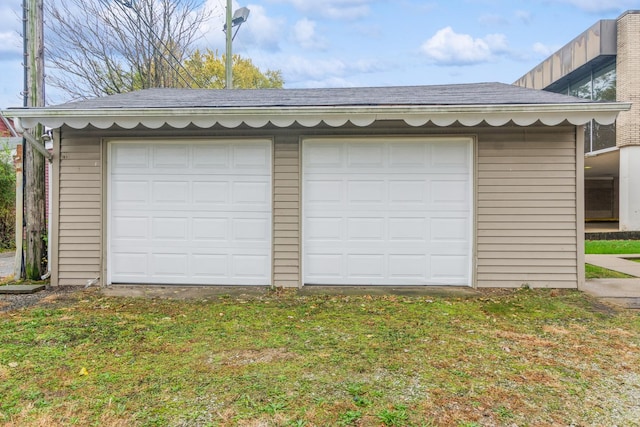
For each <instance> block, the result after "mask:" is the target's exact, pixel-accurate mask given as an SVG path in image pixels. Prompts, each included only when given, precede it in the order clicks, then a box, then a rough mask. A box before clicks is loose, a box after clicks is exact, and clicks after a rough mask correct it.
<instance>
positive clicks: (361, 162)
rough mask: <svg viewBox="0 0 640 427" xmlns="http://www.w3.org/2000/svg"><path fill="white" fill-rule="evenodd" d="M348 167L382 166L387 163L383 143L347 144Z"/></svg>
mask: <svg viewBox="0 0 640 427" xmlns="http://www.w3.org/2000/svg"><path fill="white" fill-rule="evenodd" d="M346 147H347V149H346V154H347V167H348V168H350V169H362V168H378V169H379V168H381V167H384V164H385V160H384V157H385V154H386V153H385V147H384V146H383V145H382V144H347V146H346Z"/></svg>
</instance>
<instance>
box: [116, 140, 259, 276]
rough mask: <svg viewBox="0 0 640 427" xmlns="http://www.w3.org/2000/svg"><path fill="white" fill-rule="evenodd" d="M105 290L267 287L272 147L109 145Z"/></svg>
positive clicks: (250, 142) (235, 143)
mask: <svg viewBox="0 0 640 427" xmlns="http://www.w3.org/2000/svg"><path fill="white" fill-rule="evenodd" d="M108 229H109V248H108V251H109V257H108V266H107V271H108V281H109V282H110V283H157V284H202V285H269V284H270V282H271V142H270V141H269V140H259V141H256V140H247V141H233V142H231V141H198V142H194V141H171V142H140V141H117V142H111V143H110V145H109V223H108Z"/></svg>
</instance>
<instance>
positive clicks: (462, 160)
mask: <svg viewBox="0 0 640 427" xmlns="http://www.w3.org/2000/svg"><path fill="white" fill-rule="evenodd" d="M449 143H450V141H448V140H443V139H441V140H438V141H436V142H433V141H431V140H427V139H422V140H417V139H411V138H409V141H407V140H403V139H401V138H398V139H395V140H364V139H360V140H357V141H355V142H350V141H346V142H344V141H343V142H334V141H329V140H319V139H312V140H308V141H305V142H304V146H303V192H304V193H303V194H304V197H303V218H304V219H303V238H304V246H303V250H304V265H303V268H304V276H305V283H308V284H336V285H340V284H345V285H349V284H354V285H357V284H363V285H366V284H388V285H395V284H398V285H400V284H403V285H416V284H465V285H468V284H469V283H470V271H471V268H470V259H471V258H470V253H471V227H470V224H471V219H472V202H471V200H472V199H471V185H472V179H471V176H472V166H471V153H472V151H471V141H470V140H468V139H467V140H465V141H463V142H460V139H456V140H455V141H452V142H451V144H452V146H450V147H448V146H447V144H449ZM316 156H317V157H316ZM340 156H342V157H340ZM434 157H437V158H434ZM439 262H442V263H443V264H442V265H441V266H438V268H436V269H434V268H433V266H434V265H435V264H437V263H439ZM462 282H464V283H462Z"/></svg>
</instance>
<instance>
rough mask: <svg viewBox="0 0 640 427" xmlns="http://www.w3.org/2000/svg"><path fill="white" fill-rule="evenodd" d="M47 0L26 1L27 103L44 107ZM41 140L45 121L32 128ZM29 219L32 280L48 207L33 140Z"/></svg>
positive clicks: (41, 253)
mask: <svg viewBox="0 0 640 427" xmlns="http://www.w3.org/2000/svg"><path fill="white" fill-rule="evenodd" d="M42 10H43V0H27V1H26V10H25V12H26V13H25V15H26V33H25V34H24V37H25V43H26V44H27V49H26V51H27V58H26V61H25V62H26V66H27V73H26V77H27V93H26V97H27V107H43V106H44V105H45V102H44V101H45V98H44V31H43V11H42ZM31 133H32V134H33V135H34V136H35V137H36V138H37V139H38V140H39V141H40V140H41V139H40V136H41V135H42V134H43V128H42V126H41V125H37V126H36V127H35V128H34V129H31ZM24 166H25V167H24V169H25V170H24V174H25V179H26V183H25V190H26V191H25V210H26V213H25V219H26V253H25V266H24V270H25V276H26V278H27V279H29V280H40V278H41V277H42V276H43V275H44V274H45V265H46V237H47V227H46V215H45V212H46V209H45V203H46V198H45V191H46V190H45V167H46V165H45V160H44V157H43V156H42V154H40V153H39V152H38V151H37V150H36V149H34V148H33V147H32V146H31V144H26V146H25V163H24Z"/></svg>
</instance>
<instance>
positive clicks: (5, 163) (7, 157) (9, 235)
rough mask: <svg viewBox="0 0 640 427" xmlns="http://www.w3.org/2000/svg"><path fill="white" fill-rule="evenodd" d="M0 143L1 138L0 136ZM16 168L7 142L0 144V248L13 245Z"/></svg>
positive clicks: (10, 247) (0, 142)
mask: <svg viewBox="0 0 640 427" xmlns="http://www.w3.org/2000/svg"><path fill="white" fill-rule="evenodd" d="M0 144H2V138H0ZM15 222H16V170H15V168H14V166H13V159H12V156H11V150H10V149H9V146H8V144H6V143H4V144H2V145H0V250H2V249H13V248H14V246H15Z"/></svg>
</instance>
